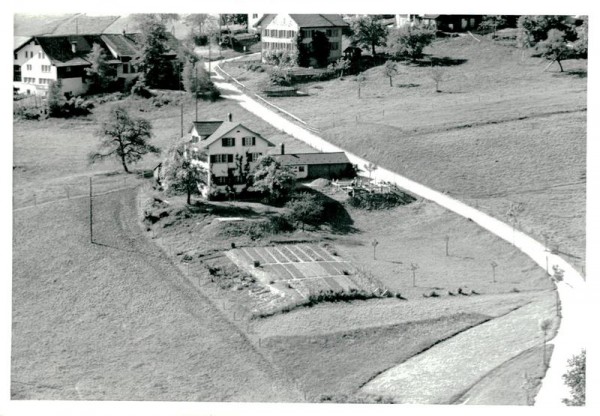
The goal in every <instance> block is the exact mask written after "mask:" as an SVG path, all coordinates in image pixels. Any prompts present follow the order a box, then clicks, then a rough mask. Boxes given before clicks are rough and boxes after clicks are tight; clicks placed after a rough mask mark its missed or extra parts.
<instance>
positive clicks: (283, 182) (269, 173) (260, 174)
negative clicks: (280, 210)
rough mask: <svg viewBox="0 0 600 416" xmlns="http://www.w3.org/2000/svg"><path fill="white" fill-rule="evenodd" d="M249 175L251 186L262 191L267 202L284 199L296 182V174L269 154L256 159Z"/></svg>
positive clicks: (276, 201)
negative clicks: (256, 161)
mask: <svg viewBox="0 0 600 416" xmlns="http://www.w3.org/2000/svg"><path fill="white" fill-rule="evenodd" d="M251 176H252V179H251V180H252V186H253V187H254V189H256V190H257V191H259V192H262V193H264V194H265V197H266V200H267V201H268V202H269V203H280V202H282V201H284V200H286V199H287V198H288V196H289V195H290V193H291V192H292V190H293V189H294V184H295V183H296V175H294V173H293V172H292V171H291V170H290V169H289V168H287V167H284V166H282V165H281V163H279V162H278V161H277V160H276V159H275V158H274V157H272V156H270V155H266V156H263V157H261V158H260V159H259V160H258V163H257V164H256V166H255V167H254V169H253V170H252V173H251Z"/></svg>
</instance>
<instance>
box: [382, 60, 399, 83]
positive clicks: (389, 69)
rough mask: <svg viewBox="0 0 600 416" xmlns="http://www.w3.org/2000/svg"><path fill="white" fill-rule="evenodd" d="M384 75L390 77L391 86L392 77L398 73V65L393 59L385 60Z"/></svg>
mask: <svg viewBox="0 0 600 416" xmlns="http://www.w3.org/2000/svg"><path fill="white" fill-rule="evenodd" d="M383 69H384V73H385V76H386V77H388V78H389V79H390V87H391V86H392V78H394V77H395V76H396V75H398V65H397V64H396V63H395V62H394V61H387V62H386V63H385V66H384V68H383Z"/></svg>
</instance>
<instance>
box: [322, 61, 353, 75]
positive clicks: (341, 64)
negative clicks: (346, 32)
mask: <svg viewBox="0 0 600 416" xmlns="http://www.w3.org/2000/svg"><path fill="white" fill-rule="evenodd" d="M327 68H328V69H330V70H332V71H335V72H337V73H338V74H340V78H341V77H343V76H344V73H345V72H346V71H348V70H349V69H350V61H348V60H347V59H346V58H344V57H342V58H340V59H338V60H337V61H335V62H332V63H331V64H329V66H328V67H327Z"/></svg>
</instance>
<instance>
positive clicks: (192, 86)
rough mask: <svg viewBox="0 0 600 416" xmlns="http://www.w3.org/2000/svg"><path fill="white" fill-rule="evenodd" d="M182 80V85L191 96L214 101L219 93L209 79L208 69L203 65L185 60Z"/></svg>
mask: <svg viewBox="0 0 600 416" xmlns="http://www.w3.org/2000/svg"><path fill="white" fill-rule="evenodd" d="M182 80H183V87H184V88H185V90H186V91H187V92H188V93H190V94H191V95H192V97H196V98H206V99H209V100H211V101H214V100H216V99H217V98H219V96H220V95H221V93H220V92H219V90H218V89H217V87H216V86H215V84H214V83H213V82H212V81H211V79H210V76H209V74H208V71H206V69H204V65H199V64H198V63H195V64H192V63H191V62H186V63H185V65H184V66H183V73H182Z"/></svg>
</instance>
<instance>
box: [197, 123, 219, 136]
mask: <svg viewBox="0 0 600 416" xmlns="http://www.w3.org/2000/svg"><path fill="white" fill-rule="evenodd" d="M221 124H223V122H222V121H194V122H192V126H191V127H190V130H189V131H188V133H191V132H192V129H193V128H194V127H195V128H196V131H197V132H198V134H199V135H200V136H210V135H211V134H213V133H214V132H215V131H217V129H218V128H219V126H220V125H221Z"/></svg>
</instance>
